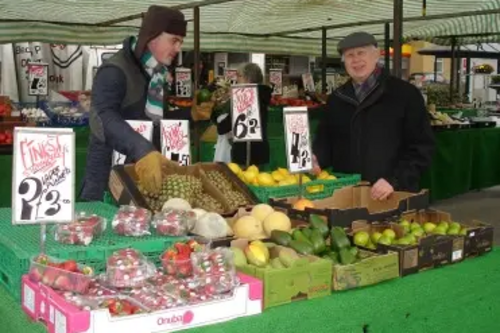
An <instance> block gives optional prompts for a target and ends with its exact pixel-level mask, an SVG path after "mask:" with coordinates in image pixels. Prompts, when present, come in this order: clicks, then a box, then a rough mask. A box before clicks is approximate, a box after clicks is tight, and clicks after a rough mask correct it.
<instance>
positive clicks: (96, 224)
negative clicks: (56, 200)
mask: <svg viewBox="0 0 500 333" xmlns="http://www.w3.org/2000/svg"><path fill="white" fill-rule="evenodd" d="M78 215H79V216H78V217H77V218H76V219H75V221H73V222H71V223H69V224H60V225H57V226H56V228H55V231H54V239H55V240H56V241H57V242H59V243H62V244H69V245H85V246H87V245H89V244H90V243H91V242H92V240H93V239H94V237H98V236H100V235H101V234H102V233H103V232H104V230H106V223H107V221H106V219H104V218H102V217H100V216H97V215H90V216H87V215H86V214H85V213H79V214H78Z"/></svg>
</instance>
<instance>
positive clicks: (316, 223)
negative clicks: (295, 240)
mask: <svg viewBox="0 0 500 333" xmlns="http://www.w3.org/2000/svg"><path fill="white" fill-rule="evenodd" d="M309 223H310V224H311V226H312V227H313V228H314V229H318V230H319V231H320V232H321V235H322V236H323V238H325V239H326V238H327V237H328V231H329V228H328V224H327V223H326V221H324V220H323V219H322V218H321V217H319V216H318V215H315V214H311V215H309Z"/></svg>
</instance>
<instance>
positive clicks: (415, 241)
mask: <svg viewBox="0 0 500 333" xmlns="http://www.w3.org/2000/svg"><path fill="white" fill-rule="evenodd" d="M404 238H407V239H408V240H409V241H410V244H411V245H413V244H417V238H416V237H415V236H414V235H412V234H408V235H406V236H405V237H404Z"/></svg>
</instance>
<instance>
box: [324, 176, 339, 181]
mask: <svg viewBox="0 0 500 333" xmlns="http://www.w3.org/2000/svg"><path fill="white" fill-rule="evenodd" d="M325 179H327V180H337V177H335V176H334V175H329V176H328V177H326V178H325Z"/></svg>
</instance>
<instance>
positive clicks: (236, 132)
mask: <svg viewBox="0 0 500 333" xmlns="http://www.w3.org/2000/svg"><path fill="white" fill-rule="evenodd" d="M231 117H232V122H233V124H232V125H233V140H234V141H235V142H248V141H262V126H261V120H260V106H259V95H258V90H257V85H256V84H237V85H234V86H232V87H231Z"/></svg>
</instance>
